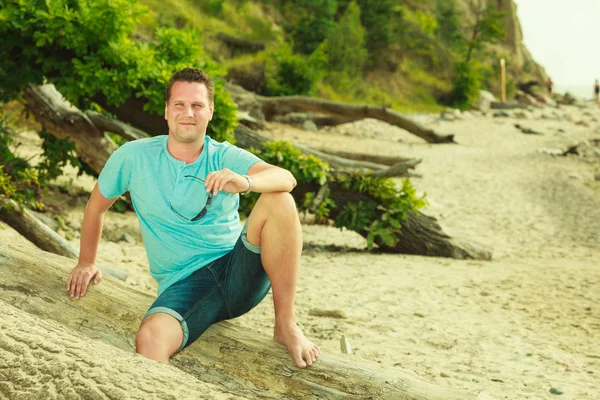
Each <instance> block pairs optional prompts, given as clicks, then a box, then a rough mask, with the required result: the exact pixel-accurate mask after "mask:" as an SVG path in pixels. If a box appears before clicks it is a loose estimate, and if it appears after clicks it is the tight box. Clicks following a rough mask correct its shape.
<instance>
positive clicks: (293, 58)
mask: <svg viewBox="0 0 600 400" xmlns="http://www.w3.org/2000/svg"><path fill="white" fill-rule="evenodd" d="M265 73H266V88H265V93H264V94H265V95H267V96H291V95H304V96H310V95H312V94H313V93H314V91H315V87H316V84H317V81H318V78H319V73H318V71H317V70H316V69H315V68H314V67H313V66H312V65H311V63H309V62H308V60H307V57H304V56H301V55H298V54H294V53H292V50H291V49H290V48H289V47H287V46H284V47H283V48H281V49H280V50H278V51H276V52H273V53H272V54H271V57H269V58H268V59H267V60H266V64H265Z"/></svg>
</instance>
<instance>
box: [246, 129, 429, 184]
mask: <svg viewBox="0 0 600 400" xmlns="http://www.w3.org/2000/svg"><path fill="white" fill-rule="evenodd" d="M235 140H236V143H237V144H238V145H239V146H240V147H243V148H250V147H254V148H257V149H260V148H261V147H262V146H263V144H264V143H266V142H269V141H271V140H272V139H271V138H269V137H267V136H265V135H263V134H261V133H258V132H256V131H253V130H252V129H250V128H248V127H247V126H244V125H238V126H237V127H236V128H235ZM294 147H296V148H298V149H300V150H302V152H303V153H305V154H311V155H313V156H315V157H317V158H319V159H321V160H322V161H325V162H326V163H328V164H329V165H330V166H331V167H332V168H334V169H337V170H340V171H344V170H356V169H361V170H366V171H373V174H374V175H375V174H376V173H377V174H382V175H380V176H388V177H407V176H420V175H418V174H414V173H410V172H408V169H411V168H414V167H415V166H416V165H417V164H419V163H420V162H421V160H417V159H408V160H409V161H408V162H406V163H405V162H401V163H399V164H396V165H393V166H392V167H390V168H386V166H385V165H380V164H375V163H372V162H368V161H358V160H349V159H346V158H342V157H338V156H336V155H333V154H327V153H324V152H322V151H319V150H315V149H313V148H310V147H307V146H302V145H298V144H296V145H294Z"/></svg>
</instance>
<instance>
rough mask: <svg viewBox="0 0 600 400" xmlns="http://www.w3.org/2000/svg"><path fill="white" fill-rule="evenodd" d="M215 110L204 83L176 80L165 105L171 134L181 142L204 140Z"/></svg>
mask: <svg viewBox="0 0 600 400" xmlns="http://www.w3.org/2000/svg"><path fill="white" fill-rule="evenodd" d="M213 111H214V104H213V103H212V102H210V101H209V100H208V89H207V88H206V85H205V84H204V83H198V82H175V83H174V84H173V86H172V87H171V98H170V99H169V101H168V102H167V104H166V105H165V119H166V120H167V123H168V125H169V135H171V136H172V137H173V138H174V139H175V140H177V141H178V142H181V143H194V142H198V141H200V142H201V141H203V140H204V136H205V135H206V127H207V126H208V122H209V121H210V120H211V119H212V116H213Z"/></svg>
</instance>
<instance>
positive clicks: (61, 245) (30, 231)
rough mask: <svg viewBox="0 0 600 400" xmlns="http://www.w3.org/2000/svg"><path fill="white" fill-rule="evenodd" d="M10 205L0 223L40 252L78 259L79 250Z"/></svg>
mask: <svg viewBox="0 0 600 400" xmlns="http://www.w3.org/2000/svg"><path fill="white" fill-rule="evenodd" d="M12 203H13V208H14V210H12V211H9V210H8V209H4V210H2V211H0V220H1V221H3V222H4V223H5V224H7V225H8V226H10V227H11V228H13V229H14V230H15V231H17V232H18V233H19V234H20V235H21V236H23V237H24V238H25V239H27V240H29V241H30V242H31V243H33V244H34V245H36V246H37V247H38V248H40V249H42V250H45V251H48V252H50V253H53V254H58V255H60V256H64V257H67V258H70V259H72V260H77V259H78V258H79V250H77V249H76V248H75V247H73V246H71V244H70V243H69V242H67V241H66V239H65V238H63V237H62V236H60V235H59V234H58V233H56V232H55V231H54V230H52V229H51V228H50V227H49V226H48V225H46V224H45V223H43V222H42V221H41V220H40V219H39V218H37V217H36V216H35V214H34V213H33V212H31V211H30V210H28V209H26V208H25V209H22V210H20V209H19V207H18V206H17V204H16V203H14V202H12ZM70 265H71V266H73V265H75V264H74V263H73V262H71V264H70ZM97 268H98V269H99V270H100V271H102V272H103V273H104V274H107V275H110V276H113V277H115V278H117V279H120V280H122V281H124V280H126V279H127V274H126V273H125V272H123V271H120V270H118V269H116V268H113V267H110V266H106V265H97Z"/></svg>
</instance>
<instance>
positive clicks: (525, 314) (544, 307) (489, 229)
mask: <svg viewBox="0 0 600 400" xmlns="http://www.w3.org/2000/svg"><path fill="white" fill-rule="evenodd" d="M413 117H414V118H415V119H417V120H419V121H421V122H422V123H424V124H426V125H428V126H431V127H433V128H435V129H436V130H437V131H438V132H440V133H454V134H456V140H457V141H458V143H459V144H444V145H431V144H427V143H424V142H423V141H422V140H421V139H419V138H417V137H415V136H413V135H411V134H409V133H407V132H405V131H403V130H401V129H398V128H394V127H390V126H389V125H387V124H385V123H382V122H378V121H373V120H365V121H360V122H356V123H353V124H346V125H343V126H339V127H336V128H331V129H327V130H321V131H319V132H306V131H302V130H298V129H293V128H289V127H287V126H284V125H279V124H273V125H270V126H269V130H268V132H267V133H268V134H270V135H272V136H273V137H274V138H278V139H288V140H292V141H294V142H296V143H302V144H305V145H310V146H312V147H315V148H320V149H327V148H331V149H343V150H345V151H350V152H363V151H365V149H366V151H367V152H368V153H372V154H382V155H390V156H403V157H418V158H423V162H422V164H420V165H419V166H418V167H417V169H416V172H419V173H421V174H422V175H423V177H422V178H414V179H412V182H413V184H414V185H415V187H416V188H417V190H418V191H419V192H421V193H426V195H427V199H428V201H429V203H430V204H429V206H428V207H427V208H426V209H424V210H423V211H424V212H425V213H426V214H428V215H432V216H434V217H436V218H437V219H438V220H439V222H440V224H441V225H442V227H443V229H444V230H445V231H446V232H448V233H450V234H452V235H454V236H456V237H458V238H461V239H462V240H466V241H470V242H476V243H478V244H480V245H481V246H483V247H485V248H488V249H489V250H491V251H492V253H493V260H492V261H489V262H488V261H474V260H453V259H446V258H435V257H421V256H405V255H385V254H374V253H370V252H367V251H365V243H364V240H363V239H362V238H361V237H360V236H358V235H357V234H355V233H353V232H347V231H340V230H338V229H335V228H332V227H327V226H315V225H310V224H308V223H305V224H304V225H303V232H304V239H305V251H304V253H303V256H302V269H301V275H300V280H299V288H298V297H297V311H298V318H299V321H300V323H301V325H302V327H303V329H304V331H305V333H306V334H307V335H308V336H309V337H311V338H312V339H314V340H315V341H316V342H317V344H318V345H319V346H320V348H321V349H322V351H324V352H329V353H340V337H341V336H342V335H345V336H346V337H347V338H348V340H349V342H350V344H351V346H352V348H353V350H354V356H353V357H356V358H365V359H369V360H374V361H377V362H379V363H381V364H383V365H386V366H389V368H403V369H405V370H408V371H411V373H414V374H416V375H418V376H420V377H421V378H422V379H425V380H427V381H430V382H434V383H436V384H438V385H441V386H445V387H453V388H465V389H468V390H471V391H476V392H484V393H486V394H487V395H490V396H492V397H493V398H495V399H550V398H555V396H556V395H555V394H552V393H550V389H551V388H554V389H559V390H560V391H561V392H563V394H562V395H561V396H560V397H559V398H562V399H598V398H600V379H599V375H600V340H598V338H599V337H600V309H599V307H598V304H600V290H598V289H599V287H600V269H599V267H598V261H597V260H599V259H600V257H599V256H600V207H599V206H600V181H596V180H594V176H595V175H596V174H598V173H600V162H599V161H600V156H599V157H598V158H596V159H594V158H593V157H591V158H589V159H587V160H583V159H580V158H578V157H575V156H570V157H557V156H553V155H552V153H553V152H554V153H555V152H556V151H558V150H561V149H562V150H564V149H566V148H567V147H568V146H569V145H573V144H576V143H578V142H581V141H583V140H585V139H590V138H595V137H599V136H600V133H599V131H598V126H599V124H598V121H599V119H600V109H599V108H597V107H595V106H594V105H591V104H587V105H582V106H580V107H575V106H569V107H565V106H562V107H561V108H559V109H554V108H545V109H536V110H534V111H533V113H532V118H531V119H517V118H515V117H504V118H493V117H491V116H490V115H487V116H486V115H481V114H479V113H477V114H466V115H463V116H461V117H460V118H459V119H457V120H455V121H447V120H445V119H441V118H439V116H438V115H414V116H413ZM579 121H585V122H586V123H587V124H588V125H589V126H587V127H586V126H583V125H581V124H576V123H577V122H579ZM515 123H519V124H521V125H524V126H527V127H529V128H531V129H534V130H536V131H539V132H541V133H542V135H526V134H523V133H522V132H521V131H519V130H518V129H516V128H515V127H514V124H515ZM21 137H22V141H23V146H22V148H23V150H21V151H22V152H28V151H29V152H30V153H31V154H33V153H35V152H37V153H39V152H40V150H39V148H37V147H36V146H38V145H39V140H38V139H37V138H36V137H35V136H34V135H32V134H31V133H27V132H24V133H22V135H21ZM69 171H70V176H68V177H62V178H61V179H60V180H59V182H58V184H59V185H61V186H63V188H64V190H63V192H59V191H52V192H51V193H49V195H48V197H47V203H48V204H49V205H50V206H51V207H50V209H51V210H53V212H54V213H60V214H61V215H62V216H63V217H64V218H65V220H66V221H67V222H68V223H69V224H71V226H72V227H74V228H75V237H74V238H72V239H71V240H70V241H71V243H72V244H74V245H77V246H78V238H77V232H76V230H77V229H78V228H79V226H80V223H81V222H80V219H81V215H82V212H83V206H84V205H85V201H86V198H87V196H88V195H89V191H90V190H91V188H92V187H93V184H94V181H93V180H92V179H91V178H86V177H80V178H74V175H73V171H72V170H69ZM2 228H3V229H1V230H0V240H5V241H11V242H18V243H26V241H25V240H24V239H23V238H21V237H20V236H19V235H18V234H17V233H16V232H14V231H13V230H12V229H11V228H9V227H6V226H2ZM124 234H127V235H128V236H126V237H123V235H124ZM134 242H135V243H134ZM327 244H330V245H334V246H338V247H339V250H340V251H336V252H328V251H324V250H322V246H323V245H327ZM98 262H99V263H100V264H106V265H111V266H113V267H115V268H118V269H121V270H123V271H125V272H127V274H128V278H127V282H128V283H129V284H130V285H131V286H132V287H136V288H138V289H140V290H144V291H148V292H154V291H155V290H156V284H155V283H154V281H153V280H152V278H151V277H150V275H149V274H148V272H147V259H146V256H145V253H144V249H143V245H142V243H141V236H140V234H139V230H138V225H137V219H136V217H135V215H134V214H132V213H126V214H118V213H114V212H109V213H108V214H107V216H106V220H105V232H104V237H103V239H102V242H101V245H100V255H99V260H98ZM271 300H272V298H271V296H270V295H269V296H268V298H267V299H265V301H263V303H261V304H260V305H259V306H258V307H257V308H256V309H255V310H253V311H252V312H251V313H249V314H247V315H246V316H243V317H241V318H238V319H236V320H234V323H235V324H239V325H241V326H244V327H247V328H248V329H252V330H255V331H258V332H261V333H263V334H264V335H271V334H272V322H273V311H272V301H271ZM2 309H3V310H7V311H5V313H4V314H5V318H3V320H2V322H1V324H0V326H1V329H0V332H1V333H0V359H1V360H3V364H4V361H6V365H7V366H6V367H0V395H4V396H7V397H9V398H21V397H19V396H22V398H28V397H27V396H32V397H35V396H38V395H40V393H44V394H46V395H43V396H41V395H40V396H41V398H58V397H60V395H61V394H62V395H64V396H65V397H66V396H67V394H69V395H72V398H77V397H78V396H79V397H86V396H88V395H89V396H91V395H90V394H89V393H96V394H98V393H101V394H104V395H105V396H108V394H107V393H110V391H111V390H113V391H115V393H120V392H119V391H124V390H125V391H126V393H127V395H128V396H130V397H131V398H144V396H145V394H146V398H148V397H155V398H169V397H172V398H198V397H199V396H198V393H202V395H203V397H204V398H235V395H233V394H228V393H226V392H223V391H219V390H220V388H217V387H214V386H211V385H209V384H206V383H203V382H200V381H197V380H195V379H194V378H192V377H190V376H189V375H186V374H185V373H183V372H181V371H179V370H177V369H175V368H173V367H169V366H165V365H159V364H157V363H155V362H152V361H149V360H145V359H144V358H142V357H140V356H136V355H135V354H133V353H127V352H124V351H122V350H118V349H115V348H111V347H110V346H108V345H107V344H105V343H101V342H97V341H90V340H89V339H85V338H84V337H83V336H81V335H80V334H78V333H77V332H71V331H67V330H66V329H65V328H63V327H61V326H59V325H57V324H56V323H54V322H53V321H51V320H43V319H41V318H40V317H38V316H32V315H29V314H26V313H24V312H22V311H19V310H18V309H16V308H14V307H12V306H11V305H8V304H2ZM317 310H332V311H340V312H343V314H344V315H345V318H333V317H327V316H325V317H324V316H318V315H317V314H319V313H318V312H316V311H317ZM140 317H141V316H140ZM27 327H29V328H27ZM26 328H27V330H28V332H27V335H26V336H25V337H24V338H22V336H21V332H22V331H23V330H26ZM36 345H37V346H42V347H44V346H45V347H50V348H53V349H55V350H54V354H56V357H54V358H53V359H48V360H40V359H39V358H36V351H35V346H36ZM83 349H85V351H83ZM86 360H88V361H86ZM107 360H110V362H109V361H107ZM265 362H268V360H266V361H265ZM116 371H119V373H116ZM89 374H91V375H93V376H94V377H96V378H95V379H86V376H87V375H89ZM11 377H12V378H14V377H20V378H19V379H25V380H26V381H27V382H28V385H29V386H28V387H29V388H30V389H24V387H25V386H24V385H21V386H19V385H17V384H10V383H7V380H8V379H10V378H11ZM98 377H99V378H98ZM109 377H110V379H108V378H109ZM184 381H185V382H187V384H186V385H181V384H179V383H180V382H184ZM98 382H104V384H102V385H101V384H98ZM184 387H185V389H183V388H184ZM127 388H132V389H131V391H127V390H128V389H127ZM86 391H89V393H88V392H86ZM211 396H212V397H211ZM0 397H1V396H0ZM98 398H102V397H101V396H100V397H98Z"/></svg>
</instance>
